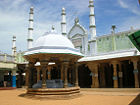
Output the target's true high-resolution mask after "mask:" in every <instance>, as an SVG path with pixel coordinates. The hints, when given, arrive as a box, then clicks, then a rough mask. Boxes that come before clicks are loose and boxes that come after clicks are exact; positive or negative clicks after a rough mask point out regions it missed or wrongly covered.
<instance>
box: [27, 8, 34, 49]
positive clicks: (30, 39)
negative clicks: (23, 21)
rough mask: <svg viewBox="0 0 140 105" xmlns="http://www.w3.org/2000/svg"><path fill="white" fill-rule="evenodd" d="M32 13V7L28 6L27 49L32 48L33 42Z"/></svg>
mask: <svg viewBox="0 0 140 105" xmlns="http://www.w3.org/2000/svg"><path fill="white" fill-rule="evenodd" d="M33 14H34V8H33V7H31V8H30V13H29V28H28V39H27V41H28V46H27V49H30V48H32V43H33V36H32V34H33Z"/></svg>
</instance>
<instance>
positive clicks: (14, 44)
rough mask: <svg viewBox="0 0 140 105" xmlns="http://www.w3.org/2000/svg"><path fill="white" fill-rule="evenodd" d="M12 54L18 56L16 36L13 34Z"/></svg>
mask: <svg viewBox="0 0 140 105" xmlns="http://www.w3.org/2000/svg"><path fill="white" fill-rule="evenodd" d="M12 56H16V36H13V40H12Z"/></svg>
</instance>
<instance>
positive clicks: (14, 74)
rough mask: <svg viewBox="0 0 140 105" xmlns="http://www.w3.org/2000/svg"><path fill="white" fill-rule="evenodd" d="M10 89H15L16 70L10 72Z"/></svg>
mask: <svg viewBox="0 0 140 105" xmlns="http://www.w3.org/2000/svg"><path fill="white" fill-rule="evenodd" d="M12 87H14V88H15V87H16V70H12Z"/></svg>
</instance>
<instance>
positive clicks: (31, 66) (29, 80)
mask: <svg viewBox="0 0 140 105" xmlns="http://www.w3.org/2000/svg"><path fill="white" fill-rule="evenodd" d="M33 67H34V63H33V62H29V67H28V68H29V69H28V76H29V77H28V88H31V87H32V76H33V74H32V69H33Z"/></svg>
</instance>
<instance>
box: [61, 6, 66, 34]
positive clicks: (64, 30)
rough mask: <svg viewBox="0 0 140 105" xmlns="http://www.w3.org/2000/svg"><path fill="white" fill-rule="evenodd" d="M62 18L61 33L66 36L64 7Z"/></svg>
mask: <svg viewBox="0 0 140 105" xmlns="http://www.w3.org/2000/svg"><path fill="white" fill-rule="evenodd" d="M61 16H62V20H61V33H62V35H64V36H66V34H67V29H66V12H65V8H62V13H61Z"/></svg>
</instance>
